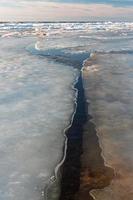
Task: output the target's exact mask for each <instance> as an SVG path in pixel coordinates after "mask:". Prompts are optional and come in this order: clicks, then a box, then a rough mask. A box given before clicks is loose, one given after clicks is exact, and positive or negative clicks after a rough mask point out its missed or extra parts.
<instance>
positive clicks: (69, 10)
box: [0, 0, 133, 21]
mask: <svg viewBox="0 0 133 200" xmlns="http://www.w3.org/2000/svg"><path fill="white" fill-rule="evenodd" d="M95 20H107V21H108V20H113V21H114V20H115V21H133V0H0V21H95Z"/></svg>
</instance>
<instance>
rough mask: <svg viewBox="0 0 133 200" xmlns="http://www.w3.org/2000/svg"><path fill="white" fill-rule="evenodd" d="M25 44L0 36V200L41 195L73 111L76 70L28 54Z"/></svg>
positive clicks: (60, 151) (37, 198) (37, 199)
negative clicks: (73, 87) (73, 86)
mask: <svg viewBox="0 0 133 200" xmlns="http://www.w3.org/2000/svg"><path fill="white" fill-rule="evenodd" d="M31 41H32V40H29V41H28V42H31ZM28 42H27V40H26V39H24V38H23V39H22V38H14V39H13V38H10V39H8V38H2V39H1V40H0V45H1V46H2V47H3V48H1V49H0V60H1V63H0V74H1V76H0V199H1V200H25V199H28V200H40V199H41V198H44V197H43V195H45V194H44V188H45V187H46V185H47V184H48V183H49V181H50V177H51V176H54V169H55V167H56V166H57V164H58V163H59V162H60V161H61V159H62V156H63V145H64V140H65V138H64V135H63V130H64V128H66V127H67V126H68V125H69V123H70V119H71V115H72V113H73V109H74V97H75V91H74V90H73V89H72V85H73V84H74V81H75V79H76V77H77V71H76V70H75V69H73V68H72V67H69V66H65V65H62V64H59V63H54V62H52V61H49V60H47V59H46V58H43V57H42V58H40V57H37V56H33V55H30V53H29V52H27V51H26V49H25V48H24V47H25V46H26V45H28ZM10 50H11V51H10ZM41 196H42V197H41Z"/></svg>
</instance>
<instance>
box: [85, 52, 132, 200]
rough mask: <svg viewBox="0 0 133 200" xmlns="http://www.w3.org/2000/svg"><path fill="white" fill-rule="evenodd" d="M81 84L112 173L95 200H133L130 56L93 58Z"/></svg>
mask: <svg viewBox="0 0 133 200" xmlns="http://www.w3.org/2000/svg"><path fill="white" fill-rule="evenodd" d="M84 77H85V80H84V85H85V91H86V95H87V98H88V99H89V100H90V108H91V113H92V115H93V117H94V122H95V123H96V127H97V130H98V136H99V140H100V145H101V148H102V155H103V156H104V159H105V163H106V164H107V165H109V166H111V167H112V168H113V169H114V170H115V177H114V179H113V181H112V183H111V185H110V186H109V187H107V188H105V189H103V190H95V191H93V192H92V194H93V195H94V196H95V198H96V199H98V200H112V199H114V200H124V199H128V200H132V199H133V188H132V184H133V57H132V55H129V54H103V55H98V54H96V55H95V58H94V60H93V61H92V65H90V66H88V67H87V69H86V70H85V72H84Z"/></svg>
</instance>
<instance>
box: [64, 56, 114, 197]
mask: <svg viewBox="0 0 133 200" xmlns="http://www.w3.org/2000/svg"><path fill="white" fill-rule="evenodd" d="M92 63H93V65H94V64H95V63H96V55H95V54H94V55H93V56H92V57H90V59H88V60H86V62H84V66H83V72H82V76H80V78H79V80H78V83H77V84H76V89H77V90H78V97H77V109H76V113H75V116H74V119H73V123H72V126H71V127H70V129H69V130H68V131H67V137H68V145H67V152H66V159H65V162H64V164H63V166H62V180H61V195H60V200H92V199H93V197H92V196H91V195H90V191H91V190H92V189H101V188H104V187H106V186H108V185H109V184H110V182H111V180H112V178H113V176H114V172H113V169H112V168H110V167H107V166H105V164H104V160H103V157H102V155H101V148H100V146H99V141H98V136H97V133H96V127H95V125H94V123H93V122H92V117H91V116H90V115H89V114H88V104H87V102H86V98H85V94H84V88H83V82H82V80H83V79H84V70H86V69H85V68H86V67H87V66H88V65H90V66H91V65H92ZM82 78H83V79H82Z"/></svg>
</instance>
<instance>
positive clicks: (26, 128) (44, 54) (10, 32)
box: [0, 22, 133, 200]
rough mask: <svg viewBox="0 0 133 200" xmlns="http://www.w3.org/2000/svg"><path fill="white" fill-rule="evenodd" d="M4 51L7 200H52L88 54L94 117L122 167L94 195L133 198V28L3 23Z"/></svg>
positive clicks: (0, 115) (1, 139)
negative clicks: (83, 58) (47, 191)
mask: <svg viewBox="0 0 133 200" xmlns="http://www.w3.org/2000/svg"><path fill="white" fill-rule="evenodd" d="M44 33H45V34H44ZM44 35H45V36H44ZM0 46H1V48H0V177H1V178H0V199H1V200H25V199H28V200H40V199H46V195H45V194H44V189H45V187H47V185H48V183H49V181H52V180H53V179H50V178H51V177H53V176H54V175H55V173H54V170H55V167H56V166H57V164H58V163H59V162H60V160H61V159H62V156H63V155H62V149H63V145H64V140H65V138H64V128H66V127H67V126H68V125H69V124H70V119H71V116H72V114H73V112H74V101H75V95H76V92H75V91H74V90H73V89H72V85H73V84H74V81H75V80H76V78H77V75H78V71H77V70H76V68H73V67H77V66H76V64H77V61H78V59H79V54H80V53H81V54H82V53H84V52H86V53H88V55H89V53H91V56H92V57H93V56H94V59H93V60H92V61H93V62H92V63H91V65H90V64H89V65H88V66H86V69H85V71H84V74H83V79H84V87H85V92H86V97H87V99H88V101H89V102H90V106H89V114H90V113H91V114H92V116H93V120H94V122H95V123H96V128H97V130H98V137H99V142H100V146H101V149H102V156H103V158H104V161H105V164H106V165H109V166H111V167H112V168H113V169H114V170H115V176H114V179H113V180H112V183H111V185H110V186H108V187H106V188H105V189H102V190H95V191H93V192H92V194H93V196H94V197H95V199H97V200H112V199H114V200H125V199H128V200H132V199H133V189H132V185H133V156H132V155H133V148H132V143H133V136H132V135H133V134H132V130H133V127H132V119H133V110H132V108H133V90H132V85H133V64H132V63H133V58H132V55H133V23H128V22H119V23H117V22H115V23H113V22H88V23H17V24H16V23H5V24H4V23H1V24H0ZM64 55H65V56H64ZM73 58H74V59H73ZM71 59H72V60H71ZM63 63H64V64H63ZM66 63H67V64H66ZM80 64H81V63H80ZM70 65H71V66H70ZM72 66H73V67H72ZM53 178H54V177H53ZM55 189H57V191H56V190H55V191H53V192H51V197H50V198H51V199H57V198H58V194H59V191H58V189H59V187H56V188H55Z"/></svg>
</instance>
